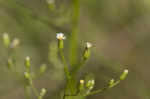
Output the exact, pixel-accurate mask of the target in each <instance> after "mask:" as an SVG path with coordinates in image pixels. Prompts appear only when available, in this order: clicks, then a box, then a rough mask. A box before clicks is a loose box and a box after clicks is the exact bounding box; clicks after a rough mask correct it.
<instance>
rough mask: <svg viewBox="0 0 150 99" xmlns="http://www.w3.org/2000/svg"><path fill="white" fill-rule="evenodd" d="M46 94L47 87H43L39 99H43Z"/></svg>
mask: <svg viewBox="0 0 150 99" xmlns="http://www.w3.org/2000/svg"><path fill="white" fill-rule="evenodd" d="M45 94H46V89H45V88H42V89H41V92H40V96H39V99H42V98H43V97H44V95H45Z"/></svg>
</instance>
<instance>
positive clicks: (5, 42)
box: [3, 33, 10, 48]
mask: <svg viewBox="0 0 150 99" xmlns="http://www.w3.org/2000/svg"><path fill="white" fill-rule="evenodd" d="M3 43H4V45H5V46H6V47H7V48H8V47H9V46H10V38H9V35H8V34H7V33H4V34H3Z"/></svg>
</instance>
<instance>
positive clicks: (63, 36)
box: [56, 33, 66, 40]
mask: <svg viewBox="0 0 150 99" xmlns="http://www.w3.org/2000/svg"><path fill="white" fill-rule="evenodd" d="M56 38H57V39H58V40H64V39H66V37H65V35H64V34H63V33H57V35H56Z"/></svg>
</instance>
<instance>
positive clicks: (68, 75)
mask: <svg viewBox="0 0 150 99" xmlns="http://www.w3.org/2000/svg"><path fill="white" fill-rule="evenodd" d="M59 52H60V56H61V59H62V62H63V64H64V72H65V75H66V77H67V80H69V79H70V73H69V69H68V68H69V67H68V65H67V62H66V60H65V56H64V53H63V49H61V48H60V49H59Z"/></svg>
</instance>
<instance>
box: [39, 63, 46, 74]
mask: <svg viewBox="0 0 150 99" xmlns="http://www.w3.org/2000/svg"><path fill="white" fill-rule="evenodd" d="M46 69H47V66H46V64H42V65H41V67H40V73H44V72H45V71H46Z"/></svg>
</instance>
